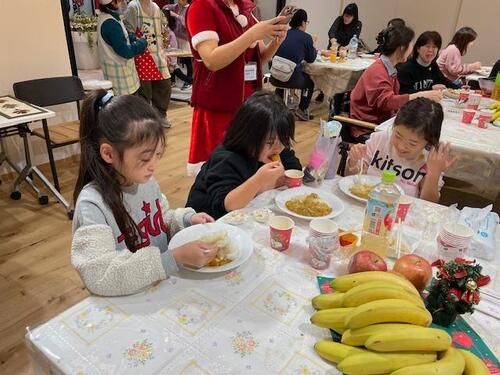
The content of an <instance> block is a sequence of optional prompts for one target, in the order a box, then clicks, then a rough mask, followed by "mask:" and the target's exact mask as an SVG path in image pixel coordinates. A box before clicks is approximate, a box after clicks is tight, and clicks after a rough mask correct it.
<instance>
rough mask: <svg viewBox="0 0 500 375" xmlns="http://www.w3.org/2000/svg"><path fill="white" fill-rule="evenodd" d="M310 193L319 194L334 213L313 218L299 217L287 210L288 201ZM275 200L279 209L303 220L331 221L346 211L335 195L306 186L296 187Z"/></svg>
mask: <svg viewBox="0 0 500 375" xmlns="http://www.w3.org/2000/svg"><path fill="white" fill-rule="evenodd" d="M310 193H316V194H318V196H319V197H320V198H321V199H322V200H324V201H325V202H326V203H328V204H329V205H330V207H331V208H332V212H331V213H330V214H328V215H325V216H315V217H311V216H303V215H299V214H297V213H295V212H293V211H290V210H289V209H288V208H286V206H285V203H286V202H287V201H289V200H290V199H292V198H294V197H296V196H298V195H307V194H310ZM275 200H276V205H277V206H278V208H279V209H280V210H281V211H283V212H285V213H287V214H289V215H292V216H295V217H299V218H301V219H306V220H312V219H329V218H332V217H335V216H338V215H340V214H341V213H342V211H344V204H343V203H342V201H341V200H340V199H339V198H337V197H336V196H335V195H333V194H331V193H328V192H325V191H322V190H319V189H313V188H310V187H306V186H301V187H296V188H292V189H287V190H284V191H282V192H281V193H279V194H278V195H277V196H276V198H275Z"/></svg>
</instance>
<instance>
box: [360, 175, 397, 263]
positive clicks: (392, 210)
mask: <svg viewBox="0 0 500 375" xmlns="http://www.w3.org/2000/svg"><path fill="white" fill-rule="evenodd" d="M395 180H396V172H394V171H387V170H386V171H383V173H382V182H381V183H379V184H378V185H375V186H374V187H373V189H372V190H371V191H370V194H369V195H368V201H367V203H366V212H365V218H364V221H363V233H362V237H361V248H362V249H363V250H371V251H373V252H375V253H377V254H378V255H380V256H381V257H383V258H386V257H387V253H388V250H389V245H390V237H391V230H392V228H393V226H394V222H395V219H396V208H397V205H398V201H399V197H400V196H401V193H400V192H399V189H398V188H397V186H396V185H395V184H394V181H395Z"/></svg>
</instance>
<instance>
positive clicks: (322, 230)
mask: <svg viewBox="0 0 500 375" xmlns="http://www.w3.org/2000/svg"><path fill="white" fill-rule="evenodd" d="M309 234H310V235H312V236H317V237H338V234H339V226H338V225H337V223H335V222H334V221H332V220H329V219H312V220H311V222H310V223H309Z"/></svg>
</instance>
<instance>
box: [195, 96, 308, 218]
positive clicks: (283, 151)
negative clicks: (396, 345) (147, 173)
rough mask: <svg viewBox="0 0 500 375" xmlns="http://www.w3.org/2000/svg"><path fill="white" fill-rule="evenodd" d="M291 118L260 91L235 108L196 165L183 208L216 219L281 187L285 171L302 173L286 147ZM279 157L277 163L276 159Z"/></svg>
mask: <svg viewBox="0 0 500 375" xmlns="http://www.w3.org/2000/svg"><path fill="white" fill-rule="evenodd" d="M294 132H295V120H294V117H293V114H292V112H291V111H290V110H289V109H288V108H287V107H286V106H285V104H284V103H283V101H282V100H281V99H280V98H279V97H277V96H276V95H274V94H273V93H270V92H265V91H259V92H256V93H254V94H253V95H252V96H250V97H249V98H248V99H247V100H246V101H245V102H244V103H243V104H242V105H241V107H240V109H239V110H238V112H237V113H236V115H235V117H234V118H233V120H232V122H231V124H230V125H229V129H228V130H227V132H226V135H225V137H224V141H223V143H222V144H220V145H219V146H218V147H217V148H216V149H215V150H214V151H213V152H212V154H211V155H210V158H209V159H208V161H207V162H206V163H205V164H203V166H202V167H201V171H200V173H199V174H198V175H197V176H196V180H195V182H194V184H193V186H192V187H191V191H190V192H189V196H188V200H187V206H188V207H192V208H194V209H195V210H196V211H198V210H200V209H201V208H202V207H203V210H204V212H207V213H208V214H209V215H211V216H213V217H214V218H216V219H218V218H220V217H221V216H224V215H225V214H226V213H228V212H230V211H233V210H237V209H239V208H243V207H245V206H246V205H247V204H248V203H249V202H250V201H251V200H252V199H253V198H254V197H255V196H256V195H258V194H260V193H262V192H264V191H267V190H271V189H274V188H276V187H279V186H282V185H284V183H285V177H284V172H285V170H286V169H302V166H301V165H300V161H299V160H298V159H297V158H296V157H295V153H294V151H293V150H292V149H291V146H292V142H293V140H294ZM276 155H279V157H280V159H281V160H278V161H273V159H277V156H276Z"/></svg>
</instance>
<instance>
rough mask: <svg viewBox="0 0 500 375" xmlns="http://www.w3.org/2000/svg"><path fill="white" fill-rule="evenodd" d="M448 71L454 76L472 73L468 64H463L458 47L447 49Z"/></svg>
mask: <svg viewBox="0 0 500 375" xmlns="http://www.w3.org/2000/svg"><path fill="white" fill-rule="evenodd" d="M450 47H451V46H450ZM446 69H447V70H448V71H449V72H450V73H452V74H454V75H461V74H468V73H470V72H471V70H470V68H469V66H468V65H467V64H462V56H461V55H460V51H459V50H458V48H456V47H455V48H447V50H446Z"/></svg>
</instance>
